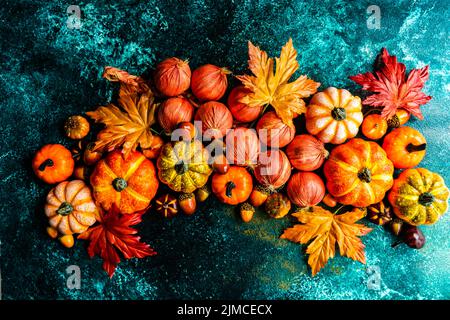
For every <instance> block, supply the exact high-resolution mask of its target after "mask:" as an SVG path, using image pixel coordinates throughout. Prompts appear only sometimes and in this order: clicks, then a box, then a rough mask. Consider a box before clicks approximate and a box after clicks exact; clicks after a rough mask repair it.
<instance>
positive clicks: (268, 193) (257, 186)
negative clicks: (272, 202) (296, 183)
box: [255, 184, 273, 196]
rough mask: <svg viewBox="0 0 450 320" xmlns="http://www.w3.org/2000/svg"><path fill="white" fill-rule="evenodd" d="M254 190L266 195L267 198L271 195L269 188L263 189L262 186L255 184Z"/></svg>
mask: <svg viewBox="0 0 450 320" xmlns="http://www.w3.org/2000/svg"><path fill="white" fill-rule="evenodd" d="M255 190H256V191H259V192H261V193H264V194H266V195H268V196H270V195H271V194H272V193H273V191H272V190H270V188H269V187H265V186H263V185H262V184H257V185H256V187H255Z"/></svg>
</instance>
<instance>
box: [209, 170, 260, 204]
mask: <svg viewBox="0 0 450 320" xmlns="http://www.w3.org/2000/svg"><path fill="white" fill-rule="evenodd" d="M211 186H212V191H213V193H214V194H215V195H216V197H217V198H218V199H219V200H220V201H221V202H223V203H226V204H231V205H237V204H239V203H242V202H245V201H247V199H248V197H249V196H250V193H251V192H252V189H253V180H252V176H251V175H250V173H248V171H247V170H246V169H245V168H243V167H237V166H232V167H230V169H229V170H228V172H227V173H225V174H220V173H215V174H214V175H213V177H212V183H211Z"/></svg>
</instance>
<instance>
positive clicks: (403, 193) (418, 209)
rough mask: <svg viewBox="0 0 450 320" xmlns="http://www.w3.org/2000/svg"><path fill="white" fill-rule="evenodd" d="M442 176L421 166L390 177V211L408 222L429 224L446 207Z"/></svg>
mask: <svg viewBox="0 0 450 320" xmlns="http://www.w3.org/2000/svg"><path fill="white" fill-rule="evenodd" d="M448 197H449V190H448V188H447V186H446V185H445V182H444V179H442V177H441V176H440V175H438V174H437V173H433V172H431V171H429V170H427V169H424V168H417V169H407V170H405V171H403V172H402V173H401V174H400V175H399V177H398V178H397V179H395V181H394V186H393V187H392V189H391V191H390V192H389V195H388V200H389V202H390V204H391V206H392V208H393V209H394V214H395V215H396V216H397V217H399V218H401V219H402V220H404V221H406V222H407V223H409V224H412V225H415V226H418V225H422V224H433V223H435V222H436V221H438V219H439V218H440V217H441V216H442V215H443V214H444V213H445V212H446V211H447V209H448Z"/></svg>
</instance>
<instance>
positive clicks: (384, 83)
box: [349, 48, 431, 120]
mask: <svg viewBox="0 0 450 320" xmlns="http://www.w3.org/2000/svg"><path fill="white" fill-rule="evenodd" d="M381 62H382V63H381V67H380V68H379V70H376V71H375V72H374V73H371V72H367V73H364V74H358V75H356V76H351V77H349V78H350V79H351V80H353V81H355V82H356V83H357V84H359V85H361V86H362V88H363V89H364V90H367V91H371V92H375V94H372V95H370V96H368V97H367V98H366V99H365V100H364V104H366V105H370V106H373V107H382V108H383V111H382V113H381V115H382V116H383V117H384V118H386V119H389V118H391V117H392V116H393V115H395V112H396V111H397V109H399V108H403V109H405V110H406V111H409V112H410V113H411V114H413V115H415V116H416V117H417V118H419V119H420V120H422V119H423V115H422V112H421V111H420V106H421V105H423V104H425V103H427V102H428V101H429V100H430V99H431V97H430V96H427V95H426V94H425V93H423V92H422V91H421V90H422V88H423V86H424V84H425V82H426V81H427V80H428V66H425V67H423V68H421V69H412V70H411V71H410V72H409V75H408V77H406V67H405V65H404V64H403V63H399V62H397V57H396V56H390V55H389V53H388V51H387V50H386V48H383V50H382V52H381Z"/></svg>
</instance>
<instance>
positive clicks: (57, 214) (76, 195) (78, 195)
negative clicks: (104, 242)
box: [45, 180, 97, 237]
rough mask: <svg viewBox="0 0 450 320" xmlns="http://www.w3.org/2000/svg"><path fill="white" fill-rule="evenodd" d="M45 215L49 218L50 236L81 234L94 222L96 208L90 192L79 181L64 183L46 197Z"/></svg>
mask: <svg viewBox="0 0 450 320" xmlns="http://www.w3.org/2000/svg"><path fill="white" fill-rule="evenodd" d="M45 215H46V216H47V217H48V218H49V224H50V228H52V229H53V230H51V231H50V232H49V230H47V232H48V233H49V235H50V236H52V237H55V231H58V233H60V234H62V235H72V234H74V233H83V232H84V231H86V230H87V229H88V228H89V227H90V226H91V225H93V224H94V223H95V221H96V216H97V207H96V206H95V203H94V201H93V199H92V195H91V190H90V189H89V187H88V186H87V185H86V184H85V183H84V182H83V181H81V180H72V181H70V182H69V181H64V182H61V183H59V184H58V185H57V186H56V187H54V188H53V189H52V190H50V192H49V193H48V195H47V200H46V203H45Z"/></svg>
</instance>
